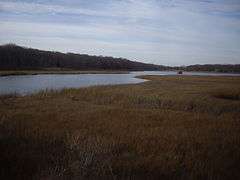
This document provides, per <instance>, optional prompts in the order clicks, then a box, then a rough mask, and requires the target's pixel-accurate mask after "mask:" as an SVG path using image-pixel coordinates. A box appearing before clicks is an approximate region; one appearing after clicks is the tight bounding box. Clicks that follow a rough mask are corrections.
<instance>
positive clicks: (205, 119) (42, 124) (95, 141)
mask: <svg viewBox="0 0 240 180" xmlns="http://www.w3.org/2000/svg"><path fill="white" fill-rule="evenodd" d="M142 78H146V79H149V80H151V81H147V82H144V83H142V84H135V85H115V86H96V87H90V88H82V89H66V90H62V91H48V92H46V91H42V92H40V93H38V94H35V95H31V96H25V97H18V96H16V95H8V96H1V97H0V149H1V154H0V179H114V180H115V179H116V180H117V179H121V180H125V179H182V180H187V179H199V180H202V179H204V180H207V179H211V180H215V179H240V171H239V169H240V78H239V77H200V76H199V77H197V76H194V77H193V76H145V77H142Z"/></svg>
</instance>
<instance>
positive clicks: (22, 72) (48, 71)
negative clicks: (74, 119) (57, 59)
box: [0, 69, 129, 76]
mask: <svg viewBox="0 0 240 180" xmlns="http://www.w3.org/2000/svg"><path fill="white" fill-rule="evenodd" d="M126 73H129V71H110V70H106V71H105V70H102V71H77V70H67V69H66V70H64V69H45V70H12V71H11V70H9V71H3V70H2V71H0V76H14V75H38V74H126Z"/></svg>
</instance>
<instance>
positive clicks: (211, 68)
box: [180, 64, 240, 73]
mask: <svg viewBox="0 0 240 180" xmlns="http://www.w3.org/2000/svg"><path fill="white" fill-rule="evenodd" d="M180 69H182V70H185V71H207V72H221V73H225V72H228V73H229V72H231V73H240V64H204V65H199V64H197V65H191V66H186V67H180Z"/></svg>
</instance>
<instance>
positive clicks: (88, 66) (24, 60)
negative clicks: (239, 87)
mask: <svg viewBox="0 0 240 180" xmlns="http://www.w3.org/2000/svg"><path fill="white" fill-rule="evenodd" d="M48 68H58V69H65V70H66V69H70V70H127V71H155V70H161V71H164V70H183V71H207V72H232V73H240V64H224V65H223V64H205V65H199V64H197V65H190V66H178V67H170V66H163V65H154V64H146V63H141V62H136V61H130V60H128V59H124V58H114V57H104V56H90V55H86V54H74V53H61V52H52V51H43V50H38V49H32V48H26V47H21V46H17V45H15V44H6V45H1V46H0V70H41V69H48Z"/></svg>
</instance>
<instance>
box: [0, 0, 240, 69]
mask: <svg viewBox="0 0 240 180" xmlns="http://www.w3.org/2000/svg"><path fill="white" fill-rule="evenodd" d="M10 42H11V43H15V44H18V45H23V46H27V47H34V48H39V49H45V50H54V51H62V52H77V53H84V54H95V55H104V56H114V57H124V58H129V59H131V60H138V61H142V62H147V63H155V64H163V65H189V64H206V63H224V64H226V63H228V64H230V63H234V64H236V63H240V0H0V44H5V43H10Z"/></svg>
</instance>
